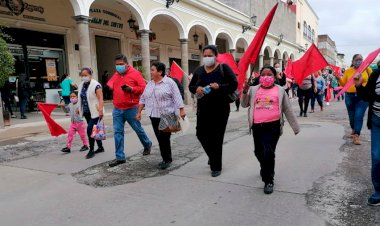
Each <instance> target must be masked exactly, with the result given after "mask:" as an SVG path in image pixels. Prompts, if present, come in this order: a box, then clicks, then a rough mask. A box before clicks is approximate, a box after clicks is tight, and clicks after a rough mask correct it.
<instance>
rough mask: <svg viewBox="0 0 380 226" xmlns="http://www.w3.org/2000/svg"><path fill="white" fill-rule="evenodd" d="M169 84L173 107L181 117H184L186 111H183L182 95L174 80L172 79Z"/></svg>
mask: <svg viewBox="0 0 380 226" xmlns="http://www.w3.org/2000/svg"><path fill="white" fill-rule="evenodd" d="M170 86H171V89H172V90H173V103H174V105H175V108H177V109H179V115H180V116H181V118H185V116H186V112H185V108H184V105H183V100H182V96H181V93H180V91H179V89H178V86H177V84H176V83H175V82H174V80H173V82H171V83H170Z"/></svg>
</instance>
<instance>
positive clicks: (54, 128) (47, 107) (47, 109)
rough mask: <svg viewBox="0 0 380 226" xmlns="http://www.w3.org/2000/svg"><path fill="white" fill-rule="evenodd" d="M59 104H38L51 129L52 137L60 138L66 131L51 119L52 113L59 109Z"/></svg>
mask: <svg viewBox="0 0 380 226" xmlns="http://www.w3.org/2000/svg"><path fill="white" fill-rule="evenodd" d="M57 106H58V105H57V104H46V103H37V107H38V109H40V111H41V112H42V115H43V116H44V118H45V121H46V124H47V125H48V127H49V130H50V134H51V135H52V136H55V137H57V136H59V135H61V134H65V133H66V130H65V129H63V128H62V127H61V126H60V125H58V124H57V123H56V122H55V121H54V120H53V119H52V118H51V117H50V114H51V112H52V111H53V110H54V109H55V108H56V107H57Z"/></svg>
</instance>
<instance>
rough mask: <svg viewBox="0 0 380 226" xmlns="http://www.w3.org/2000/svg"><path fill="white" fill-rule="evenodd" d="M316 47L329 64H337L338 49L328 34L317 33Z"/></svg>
mask: <svg viewBox="0 0 380 226" xmlns="http://www.w3.org/2000/svg"><path fill="white" fill-rule="evenodd" d="M318 49H319V51H320V52H321V53H322V55H323V56H324V58H325V59H326V61H327V62H328V63H329V64H332V65H337V56H338V51H337V49H336V45H335V42H334V41H333V40H332V39H331V38H330V37H329V36H328V35H318Z"/></svg>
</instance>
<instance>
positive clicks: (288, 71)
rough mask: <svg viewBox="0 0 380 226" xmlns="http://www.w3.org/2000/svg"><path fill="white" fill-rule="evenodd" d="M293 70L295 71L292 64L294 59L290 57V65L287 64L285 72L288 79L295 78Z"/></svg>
mask: <svg viewBox="0 0 380 226" xmlns="http://www.w3.org/2000/svg"><path fill="white" fill-rule="evenodd" d="M292 70H293V62H292V59H290V57H289V58H288V63H286V67H285V71H284V73H285V75H286V77H287V78H293V75H292Z"/></svg>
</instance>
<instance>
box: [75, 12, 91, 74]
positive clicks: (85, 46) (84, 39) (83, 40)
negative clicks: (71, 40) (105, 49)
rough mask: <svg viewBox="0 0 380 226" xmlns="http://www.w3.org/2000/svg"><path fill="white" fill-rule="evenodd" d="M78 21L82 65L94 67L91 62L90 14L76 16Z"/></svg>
mask: <svg viewBox="0 0 380 226" xmlns="http://www.w3.org/2000/svg"><path fill="white" fill-rule="evenodd" d="M74 19H75V21H76V22H77V31H78V40H79V58H80V66H81V67H92V64H91V44H90V30H89V27H88V22H89V19H90V18H89V17H88V16H83V15H79V16H75V17H74Z"/></svg>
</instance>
